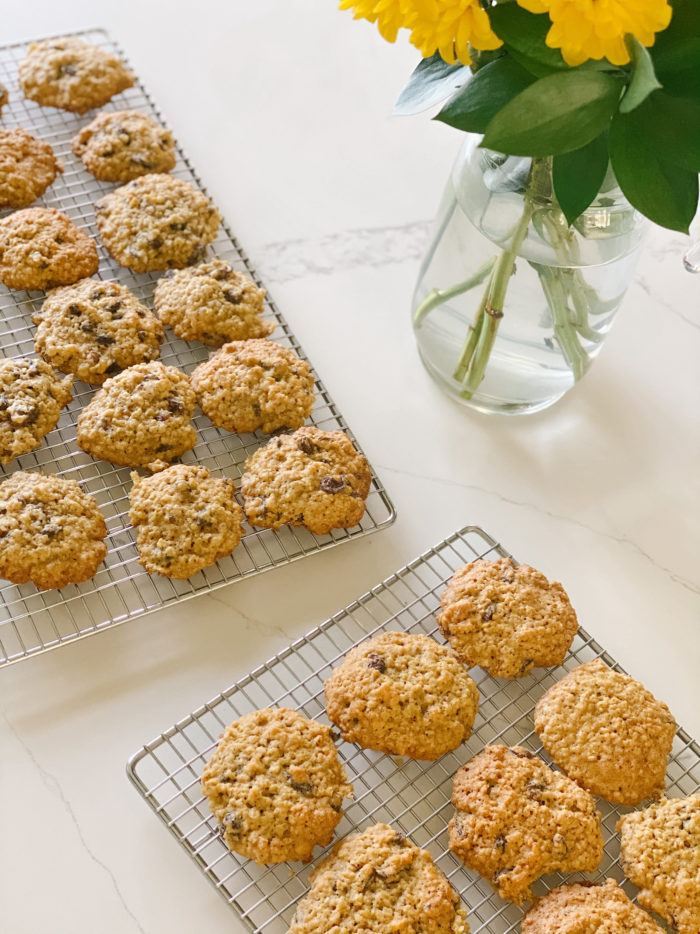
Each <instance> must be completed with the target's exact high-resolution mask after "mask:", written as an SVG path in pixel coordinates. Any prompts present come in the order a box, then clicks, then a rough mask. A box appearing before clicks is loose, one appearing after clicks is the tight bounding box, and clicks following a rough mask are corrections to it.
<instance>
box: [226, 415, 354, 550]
mask: <svg viewBox="0 0 700 934" xmlns="http://www.w3.org/2000/svg"><path fill="white" fill-rule="evenodd" d="M371 482H372V475H371V474H370V470H369V464H368V463H367V461H366V460H365V458H364V457H363V456H362V454H360V452H359V451H358V450H356V448H355V446H354V445H353V443H352V441H351V440H350V438H348V436H347V435H346V434H345V433H344V432H342V431H321V430H320V429H319V428H313V427H312V426H310V425H304V426H303V427H301V428H298V429H297V430H296V431H295V432H292V434H288V435H278V436H277V437H276V438H272V439H271V440H270V441H268V443H267V444H266V445H264V446H263V447H261V448H258V450H257V451H255V453H254V454H252V455H251V456H250V457H249V458H248V459H247V460H246V463H245V473H244V474H243V477H242V479H241V492H242V494H243V499H244V504H243V508H244V509H245V513H246V516H247V517H248V521H249V522H250V524H251V525H256V526H260V527H262V528H266V529H278V528H279V527H280V526H281V525H284V524H285V523H289V525H305V526H306V528H307V529H309V530H310V531H311V532H314V533H315V534H316V535H325V534H326V533H327V532H330V530H331V529H346V528H350V527H352V526H353V525H357V523H358V522H359V521H360V519H361V518H362V516H363V515H364V511H365V500H366V499H367V496H368V494H369V488H370V484H371Z"/></svg>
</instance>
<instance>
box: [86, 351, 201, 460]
mask: <svg viewBox="0 0 700 934" xmlns="http://www.w3.org/2000/svg"><path fill="white" fill-rule="evenodd" d="M194 405H195V395H194V389H192V386H191V384H190V381H189V379H188V378H187V377H186V376H185V374H184V373H182V372H181V371H180V370H178V369H176V368H175V367H174V366H163V364H162V363H159V362H158V361H155V362H153V363H138V364H137V365H136V366H130V367H129V368H128V369H126V370H122V372H121V373H118V374H117V375H116V376H112V377H111V378H110V379H108V380H107V381H106V382H105V384H104V386H103V387H102V389H100V390H99V392H97V393H95V395H94V396H93V398H92V400H91V402H90V404H89V405H87V406H86V407H85V408H84V409H83V411H82V412H81V413H80V417H79V419H78V433H77V440H78V444H79V445H80V447H81V448H82V449H83V450H84V451H87V453H88V454H92V456H93V457H100V458H102V460H106V461H110V462H111V463H112V464H122V465H124V466H127V467H149V468H150V469H151V470H162V469H163V468H164V467H166V466H167V464H168V462H169V461H171V460H173V459H174V458H176V457H179V456H180V455H181V454H184V452H185V451H189V449H190V448H192V447H194V444H195V442H196V440H197V434H196V432H195V430H194V428H193V427H192V425H191V424H190V420H191V418H192V413H193V412H194Z"/></svg>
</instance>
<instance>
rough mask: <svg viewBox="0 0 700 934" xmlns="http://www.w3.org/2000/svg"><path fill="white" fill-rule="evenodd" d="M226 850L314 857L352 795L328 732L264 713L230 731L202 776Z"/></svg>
mask: <svg viewBox="0 0 700 934" xmlns="http://www.w3.org/2000/svg"><path fill="white" fill-rule="evenodd" d="M202 793H203V794H204V796H205V797H206V798H207V799H208V800H209V805H210V807H211V809H212V812H213V813H214V815H215V816H216V818H217V819H218V821H219V822H220V825H221V835H222V838H223V840H224V842H225V843H226V845H227V846H228V847H229V848H230V849H232V850H233V851H234V852H236V853H239V854H240V855H241V856H246V857H248V858H249V859H253V860H255V862H257V863H259V864H261V865H264V864H265V863H280V862H286V861H288V860H304V861H308V860H309V859H311V854H312V851H313V848H314V847H315V846H317V845H319V846H326V845H327V844H328V843H330V842H331V840H332V839H333V832H334V830H335V827H336V825H337V824H338V823H339V821H340V820H341V817H342V805H343V798H344V797H346V796H347V795H349V794H351V793H352V785H350V784H348V782H347V776H346V774H345V769H344V767H343V765H342V764H341V762H340V759H339V758H338V753H337V750H336V748H335V744H334V743H333V740H332V738H331V731H330V727H327V726H323V725H322V724H320V723H316V722H315V721H314V720H308V719H307V718H306V717H303V716H302V715H301V714H299V713H297V712H296V711H295V710H289V709H286V708H277V709H272V708H269V707H267V708H263V709H262V710H256V711H254V712H253V713H249V714H246V715H245V716H243V717H240V718H239V719H238V720H235V721H234V722H233V723H232V724H230V726H229V727H227V729H226V731H225V732H224V734H223V736H222V737H221V739H220V741H219V744H218V746H217V747H216V749H215V750H214V753H213V754H212V756H211V759H210V760H209V762H208V763H207V765H206V767H205V769H204V773H203V775H202Z"/></svg>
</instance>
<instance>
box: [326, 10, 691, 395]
mask: <svg viewBox="0 0 700 934" xmlns="http://www.w3.org/2000/svg"><path fill="white" fill-rule="evenodd" d="M340 6H341V9H348V8H352V9H353V10H354V13H355V17H356V18H358V17H359V18H364V19H367V20H370V21H371V22H374V23H376V24H377V26H378V28H379V30H380V32H381V34H382V36H384V38H385V39H387V40H389V41H390V42H393V41H394V40H395V39H396V37H397V34H398V32H399V30H400V29H406V30H408V31H409V38H410V41H411V42H412V43H413V44H414V45H415V46H417V47H418V48H419V49H420V51H421V53H422V55H423V59H422V61H421V62H420V63H419V65H418V67H417V68H416V69H415V71H414V73H413V75H412V76H411V78H410V80H409V82H408V84H407V85H406V87H405V88H404V91H403V92H402V94H401V96H400V98H399V100H398V102H397V105H396V108H395V112H396V113H399V114H408V113H417V112H419V111H421V110H426V109H429V108H431V107H432V108H435V107H437V106H440V109H439V112H438V113H437V114H436V116H435V118H434V119H436V120H439V121H442V122H444V123H447V124H449V125H450V126H453V127H455V128H457V129H459V130H463V131H466V132H467V133H468V134H470V137H469V138H468V140H467V142H466V143H465V145H464V147H463V149H462V152H461V153H460V156H459V157H458V159H457V163H456V165H455V168H454V170H453V173H452V176H451V178H450V180H449V183H448V186H447V191H446V195H445V199H444V200H443V205H442V207H441V210H440V213H439V216H438V222H437V231H436V234H435V236H434V239H433V242H432V243H431V246H430V248H429V250H428V253H427V255H426V257H425V260H424V263H423V266H422V269H421V273H420V276H419V280H418V285H417V288H416V298H415V302H414V321H413V323H414V328H415V330H416V336H417V339H418V344H419V349H420V351H421V355H422V357H423V360H424V362H425V363H426V365H427V367H428V369H429V370H430V371H431V372H432V373H433V375H434V376H435V377H436V378H437V379H438V381H439V382H440V383H441V384H442V385H443V387H444V388H446V389H448V390H450V391H451V392H452V393H453V394H454V395H455V396H457V397H459V398H460V399H461V400H462V401H466V402H468V403H470V404H472V405H475V406H476V407H477V408H481V409H484V410H488V411H506V412H526V411H536V410H538V409H541V408H544V407H545V406H546V405H550V404H551V403H552V402H554V401H556V399H558V398H559V397H560V396H561V395H562V394H563V392H565V391H566V389H568V388H570V386H571V385H573V384H574V383H575V382H576V381H577V380H579V379H580V378H581V377H582V376H583V374H584V373H585V372H586V370H587V368H588V366H589V365H590V362H591V360H592V359H593V358H594V357H595V355H596V354H597V352H598V350H599V348H600V344H601V341H602V339H603V337H604V336H605V333H607V330H608V329H609V327H610V324H611V323H612V317H613V315H614V313H615V311H616V310H617V308H618V307H619V304H620V302H621V300H622V297H623V295H624V292H625V289H626V286H627V285H628V284H629V281H630V280H631V277H632V274H633V269H634V261H635V258H636V255H637V252H638V247H639V245H640V243H641V239H642V238H641V234H642V229H643V226H644V218H648V219H650V220H651V221H654V222H655V223H657V224H659V225H661V226H662V227H666V228H669V229H671V230H677V231H682V232H685V233H687V232H688V227H689V225H690V222H691V221H692V219H693V217H694V216H695V213H696V209H697V204H698V172H700V2H698V0H341V3H340Z"/></svg>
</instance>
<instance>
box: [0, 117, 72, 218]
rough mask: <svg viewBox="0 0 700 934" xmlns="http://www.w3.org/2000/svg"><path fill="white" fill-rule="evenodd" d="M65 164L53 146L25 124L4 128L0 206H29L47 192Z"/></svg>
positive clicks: (0, 152)
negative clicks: (59, 159) (22, 126)
mask: <svg viewBox="0 0 700 934" xmlns="http://www.w3.org/2000/svg"><path fill="white" fill-rule="evenodd" d="M62 171H63V166H62V165H61V163H60V162H59V161H58V159H57V158H56V156H55V155H54V152H53V149H52V148H51V147H50V146H49V144H48V143H46V142H44V140H41V139H37V138H36V136H32V134H31V133H28V132H27V131H26V130H23V129H22V128H21V127H15V128H14V129H12V130H3V129H0V208H8V207H9V208H25V207H27V205H29V204H31V203H32V201H36V199H37V198H39V197H40V196H41V195H43V194H44V192H45V191H46V189H47V188H48V187H49V185H51V184H53V181H54V179H55V178H56V173H58V172H62Z"/></svg>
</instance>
